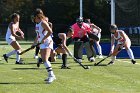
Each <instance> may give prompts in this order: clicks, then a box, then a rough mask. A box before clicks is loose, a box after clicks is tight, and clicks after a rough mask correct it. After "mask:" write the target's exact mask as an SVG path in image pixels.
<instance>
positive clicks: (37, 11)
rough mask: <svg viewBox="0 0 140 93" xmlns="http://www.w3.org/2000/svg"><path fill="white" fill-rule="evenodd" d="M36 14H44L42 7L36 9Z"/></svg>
mask: <svg viewBox="0 0 140 93" xmlns="http://www.w3.org/2000/svg"><path fill="white" fill-rule="evenodd" d="M35 14H44V13H43V11H42V9H40V8H37V9H36V10H35Z"/></svg>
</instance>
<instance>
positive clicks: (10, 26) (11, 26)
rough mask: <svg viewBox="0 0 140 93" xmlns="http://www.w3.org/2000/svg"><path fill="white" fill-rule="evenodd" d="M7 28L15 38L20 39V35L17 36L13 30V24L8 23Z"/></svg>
mask: <svg viewBox="0 0 140 93" xmlns="http://www.w3.org/2000/svg"><path fill="white" fill-rule="evenodd" d="M9 28H10V29H11V34H12V35H13V36H14V37H15V38H18V39H22V37H21V36H19V35H17V34H16V32H15V31H14V26H13V24H10V25H9Z"/></svg>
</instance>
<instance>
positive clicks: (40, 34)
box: [35, 21, 52, 42]
mask: <svg viewBox="0 0 140 93" xmlns="http://www.w3.org/2000/svg"><path fill="white" fill-rule="evenodd" d="M41 24H42V21H41V22H40V23H38V24H36V27H35V30H36V33H37V38H38V41H39V42H41V40H42V39H43V38H44V36H46V35H47V33H48V31H46V30H45V29H44V28H43V27H42V26H41ZM47 39H52V38H51V36H49V37H48V38H47Z"/></svg>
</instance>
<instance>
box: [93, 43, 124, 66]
mask: <svg viewBox="0 0 140 93" xmlns="http://www.w3.org/2000/svg"><path fill="white" fill-rule="evenodd" d="M120 45H121V44H120ZM122 49H123V46H122V47H120V48H119V49H118V51H116V52H115V53H117V52H120V51H121V50H122ZM113 54H114V53H112V54H110V55H108V56H107V57H105V58H104V59H102V60H100V61H99V62H98V63H95V64H94V66H97V65H99V64H100V63H102V62H103V61H104V60H106V59H107V58H109V57H110V56H112V55H113Z"/></svg>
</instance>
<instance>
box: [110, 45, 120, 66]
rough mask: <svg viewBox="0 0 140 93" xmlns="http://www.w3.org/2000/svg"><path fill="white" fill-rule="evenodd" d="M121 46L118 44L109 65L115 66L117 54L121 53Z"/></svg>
mask: <svg viewBox="0 0 140 93" xmlns="http://www.w3.org/2000/svg"><path fill="white" fill-rule="evenodd" d="M121 47H122V46H121V45H119V44H117V45H116V47H115V49H114V51H113V53H112V54H111V61H110V62H109V63H108V65H110V64H114V62H115V60H116V56H117V54H118V53H119V52H120V51H121Z"/></svg>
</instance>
